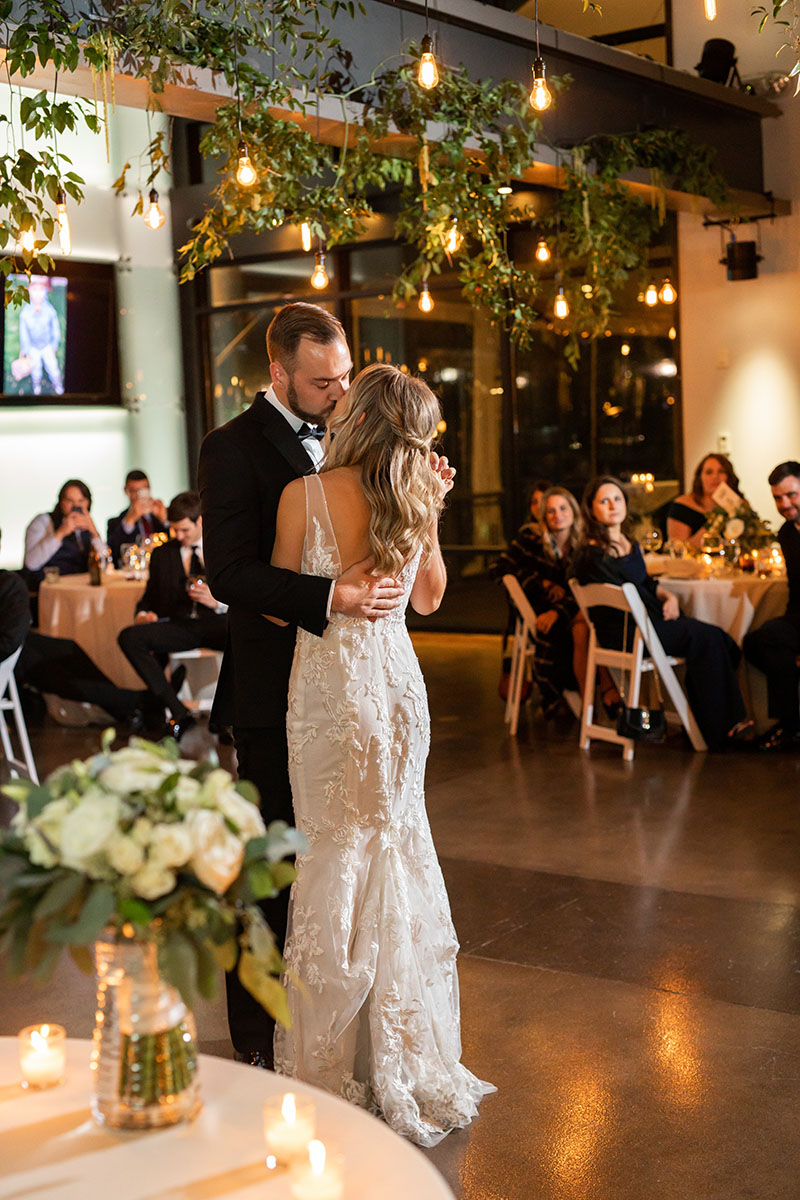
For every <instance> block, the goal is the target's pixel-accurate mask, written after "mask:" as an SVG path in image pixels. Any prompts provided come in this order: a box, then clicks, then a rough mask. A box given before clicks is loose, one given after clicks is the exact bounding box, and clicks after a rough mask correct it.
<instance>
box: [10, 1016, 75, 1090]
mask: <svg viewBox="0 0 800 1200" xmlns="http://www.w3.org/2000/svg"><path fill="white" fill-rule="evenodd" d="M66 1036H67V1031H66V1029H65V1028H64V1026H63V1025H26V1027H25V1028H24V1029H21V1030H20V1031H19V1063H20V1067H21V1069H22V1086H23V1087H26V1088H48V1087H55V1085H56V1084H57V1083H60V1082H61V1080H62V1079H63V1078H64V1067H65V1064H66V1056H67V1048H66V1044H65V1041H66Z"/></svg>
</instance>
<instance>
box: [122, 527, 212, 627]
mask: <svg viewBox="0 0 800 1200" xmlns="http://www.w3.org/2000/svg"><path fill="white" fill-rule="evenodd" d="M212 591H213V588H212ZM136 611H137V612H154V613H158V615H159V616H160V617H170V618H172V619H174V618H176V617H188V616H189V615H190V614H191V611H192V601H191V597H190V596H189V593H188V592H187V591H186V572H185V571H184V569H183V559H182V558H181V547H180V542H178V541H177V540H173V541H171V542H166V543H165V544H164V545H163V546H156V548H155V550H154V551H153V553H152V554H151V555H150V575H149V577H148V580H147V587H146V588H145V590H144V595H143V596H142V598H141V600H140V601H139V603H138V604H137V605H136ZM198 611H199V612H203V611H207V612H209V613H210V612H211V610H210V609H207V608H206V609H205V610H204V608H202V607H201V606H200V605H198Z"/></svg>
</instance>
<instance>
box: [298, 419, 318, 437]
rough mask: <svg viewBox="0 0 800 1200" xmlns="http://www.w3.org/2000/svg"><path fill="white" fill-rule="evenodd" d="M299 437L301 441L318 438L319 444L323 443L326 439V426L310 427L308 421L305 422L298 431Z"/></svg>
mask: <svg viewBox="0 0 800 1200" xmlns="http://www.w3.org/2000/svg"><path fill="white" fill-rule="evenodd" d="M297 436H298V437H299V438H300V440H301V441H302V440H303V439H304V438H310V437H312V438H316V439H317V441H318V442H321V441H322V439H323V438H324V437H325V426H324V425H309V424H307V422H306V421H303V424H302V425H301V426H300V428H299V429H298V431H297Z"/></svg>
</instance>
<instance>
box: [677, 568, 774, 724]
mask: <svg viewBox="0 0 800 1200" xmlns="http://www.w3.org/2000/svg"><path fill="white" fill-rule="evenodd" d="M658 582H659V583H660V584H662V585H663V586H664V587H665V588H667V590H668V591H670V592H672V593H673V594H674V595H676V596H677V597H678V600H679V602H680V606H681V609H682V611H683V612H684V613H685V614H686V616H687V617H696V618H697V619H698V620H699V621H708V622H709V624H711V625H719V627H720V628H721V629H724V630H725V631H726V632H727V633H729V634H730V635H731V637H732V638H733V640H734V641H735V642H736V643H737V645H739V646H741V644H742V641H743V639H744V635H745V634H746V633H747V631H748V630H749V629H758V627H759V625H763V624H764V622H765V621H770V620H771V619H772V618H773V617H781V616H783V614H784V612H785V611H786V604H787V601H788V599H789V584H788V583H787V581H786V577H785V576H777V577H776V578H774V579H758V578H757V577H755V576H753V575H733V576H731V577H730V578H728V579H726V578H724V577H723V578H713V577H712V578H711V579H667V578H666V576H664V575H662V576H660V578H659V580H658ZM739 683H740V687H741V690H742V695H743V697H744V702H745V704H746V705H747V709H748V711H749V712H750V714H751V715H752V717H753V718H754V720H755V722H756V728H757V729H758V731H759V732H762V731H763V730H765V729H767V728H768V726H769V725H770V724H772V721H771V720H770V716H769V712H768V708H767V684H766V679H765V678H764V676H763V675H762V674H761V672H760V671H757V670H756V669H755V667H752V666H750V664H749V663H746V662H745V661H744V659H743V660H742V664H741V666H740V667H739Z"/></svg>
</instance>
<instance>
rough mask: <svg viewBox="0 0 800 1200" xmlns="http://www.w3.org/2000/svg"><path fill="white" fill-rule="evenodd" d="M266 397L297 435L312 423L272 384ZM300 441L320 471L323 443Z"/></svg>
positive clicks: (330, 596)
mask: <svg viewBox="0 0 800 1200" xmlns="http://www.w3.org/2000/svg"><path fill="white" fill-rule="evenodd" d="M264 395H265V397H266V398H267V400H269V402H270V404H271V405H272V407H273V408H275V409H277V410H278V412H279V413H280V414H281V416H282V417H283V418H284V420H286V421H288V422H289V424H290V425H291V427H292V429H293V430H294V432H295V433H299V432H300V428H301V426H303V425H305V424H310V422H306V421H304V420H303V418H302V417H298V416H297V415H296V414H295V413H293V412H292V410H291V409H290V408H287V407H286V405H285V404H281V402H280V400H279V399H278V397H277V396H276V395H275V390H274V388H273V387H272V384H270V386H269V387H268V388H267V390H266V392H265V393H264ZM315 428H316V427H315ZM300 440H301V441H302V443H303V449H304V450H305V451H306V453H307V454H308V457H309V458H310V459H311V461H312V462H313V463H314V466H315V468H316V470H317V471H318V470H319V469H320V467H321V466H322V461H323V459H324V457H325V454H324V451H323V449H322V442H321V441H320V440H319V438H315V437H311V435H310V434H309V436H308V437H304V438H301V439H300ZM334 586H335V581H334V583H332V584H331V590H330V592H329V593H328V606H327V608H326V610H325V616H326V618H327V620H330V619H331V605H332V604H333V589H334Z"/></svg>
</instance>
